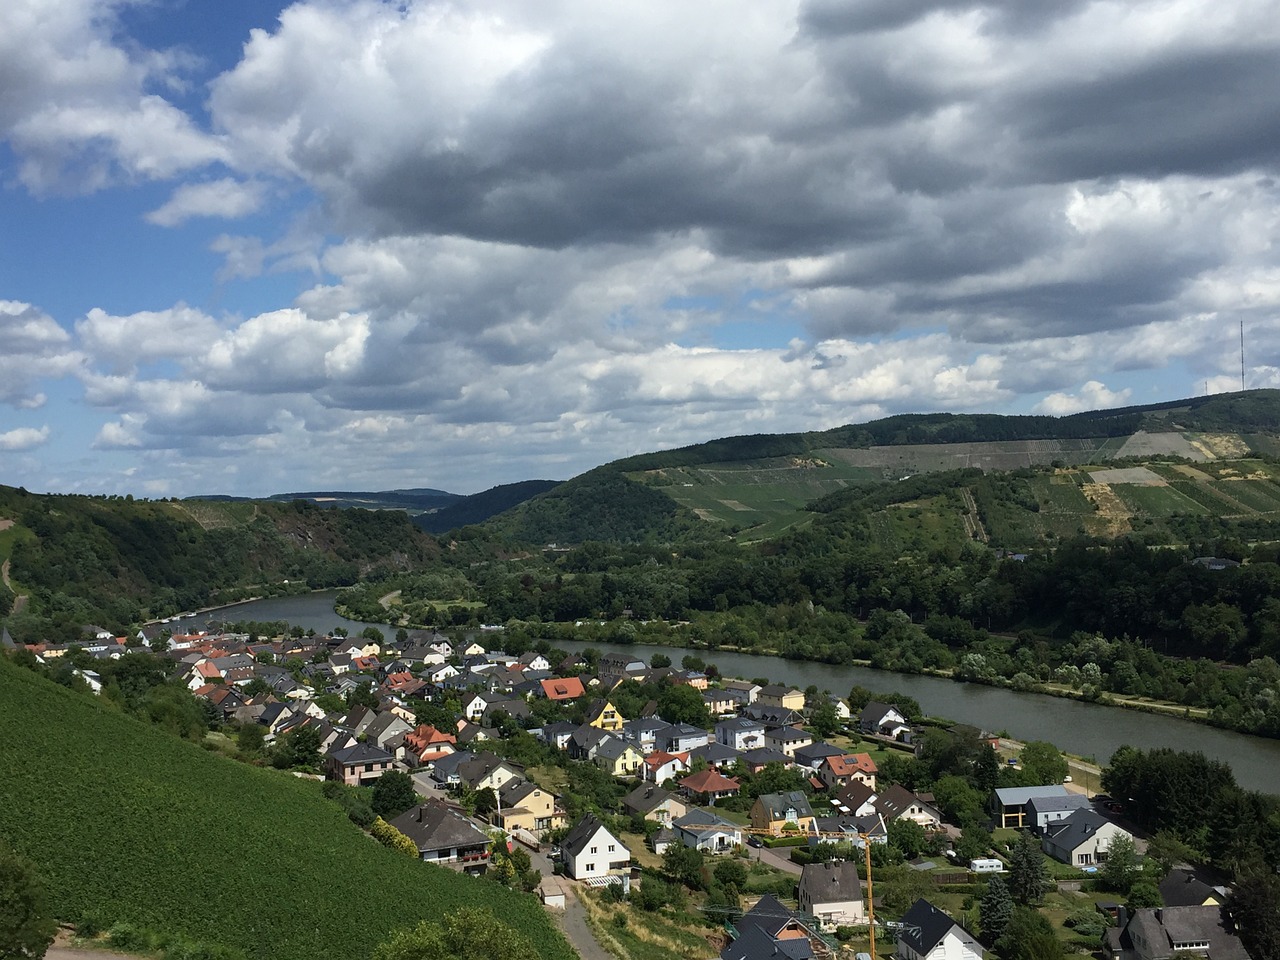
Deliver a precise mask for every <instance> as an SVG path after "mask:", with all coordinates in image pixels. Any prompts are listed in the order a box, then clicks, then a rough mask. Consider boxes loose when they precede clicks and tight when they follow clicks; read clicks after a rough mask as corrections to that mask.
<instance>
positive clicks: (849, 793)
mask: <svg viewBox="0 0 1280 960" xmlns="http://www.w3.org/2000/svg"><path fill="white" fill-rule="evenodd" d="M875 801H876V791H875V788H873V787H871V786H869V785H868V784H866V783H863V782H861V781H858V780H855V781H854V782H853V783H850V784H849V785H848V786H847V787H844V788H843V789H842V790H840V791H839V792H838V793H837V794H836V795H835V796H834V797H832V798H831V803H832V805H833V806H835V808H836V809H837V810H839V811H840V812H841V813H842V814H844V815H845V816H849V817H866V816H871V815H873V814H875V812H876V805H875Z"/></svg>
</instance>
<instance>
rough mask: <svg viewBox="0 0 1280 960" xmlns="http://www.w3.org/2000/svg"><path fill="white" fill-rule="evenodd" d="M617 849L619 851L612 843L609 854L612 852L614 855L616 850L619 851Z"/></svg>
mask: <svg viewBox="0 0 1280 960" xmlns="http://www.w3.org/2000/svg"><path fill="white" fill-rule="evenodd" d="M617 849H618V848H617V847H615V846H614V845H613V844H612V843H611V844H609V852H610V853H613V851H615V850H617Z"/></svg>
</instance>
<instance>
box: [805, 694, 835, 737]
mask: <svg viewBox="0 0 1280 960" xmlns="http://www.w3.org/2000/svg"><path fill="white" fill-rule="evenodd" d="M809 729H810V730H812V731H813V735H814V736H815V737H818V738H819V739H822V740H825V739H826V738H827V737H830V736H832V735H833V734H835V733H836V731H838V730H839V729H840V714H838V713H836V708H835V706H834V705H833V704H830V703H823V704H822V705H821V706H819V707H818V708H817V709H816V710H814V711H813V713H811V714H810V715H809Z"/></svg>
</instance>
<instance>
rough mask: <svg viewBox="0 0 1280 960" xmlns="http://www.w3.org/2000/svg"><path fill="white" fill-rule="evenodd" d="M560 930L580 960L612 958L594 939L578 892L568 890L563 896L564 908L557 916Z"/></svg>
mask: <svg viewBox="0 0 1280 960" xmlns="http://www.w3.org/2000/svg"><path fill="white" fill-rule="evenodd" d="M559 925H560V932H561V933H563V934H564V937H565V939H566V940H568V941H569V945H570V946H571V947H573V949H574V950H576V951H577V952H578V956H580V957H581V958H582V960H614V956H613V954H611V953H610V952H609V951H608V950H606V949H605V948H604V947H602V946H600V944H599V942H598V941H597V940H596V935H595V934H594V933H592V932H591V927H590V925H588V923H587V909H586V907H584V906H583V905H582V904H581V903H579V902H578V892H577V891H576V890H570V891H569V895H568V896H567V897H565V910H564V913H562V914H561V915H560V917H559Z"/></svg>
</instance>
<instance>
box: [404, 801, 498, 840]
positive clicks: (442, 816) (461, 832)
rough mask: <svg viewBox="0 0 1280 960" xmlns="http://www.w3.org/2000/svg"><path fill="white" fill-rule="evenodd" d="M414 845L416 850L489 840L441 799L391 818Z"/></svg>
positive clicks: (422, 804)
mask: <svg viewBox="0 0 1280 960" xmlns="http://www.w3.org/2000/svg"><path fill="white" fill-rule="evenodd" d="M391 825H392V826H393V827H395V828H396V829H397V830H399V831H400V832H401V833H403V834H404V835H405V836H407V837H408V838H409V839H410V840H412V841H413V842H414V843H415V844H417V846H418V852H419V853H425V852H427V851H429V850H443V849H446V848H451V847H474V846H480V845H485V846H487V845H488V843H489V837H488V835H487V834H486V833H485V832H484V831H483V830H481V829H480V828H479V827H477V826H476V825H475V824H474V823H472V822H471V821H470V820H468V819H467V818H466V817H464V816H463V815H462V814H461V813H459V812H458V811H457V810H454V809H452V808H451V807H449V806H448V805H447V804H446V803H444V801H442V800H428V801H427V802H426V803H420V804H418V806H416V807H413V808H412V809H410V810H408V811H407V812H405V813H402V814H400V816H398V817H396V818H395V819H394V820H392V821H391Z"/></svg>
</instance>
